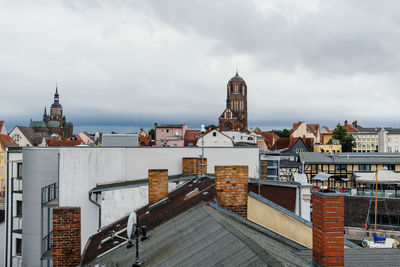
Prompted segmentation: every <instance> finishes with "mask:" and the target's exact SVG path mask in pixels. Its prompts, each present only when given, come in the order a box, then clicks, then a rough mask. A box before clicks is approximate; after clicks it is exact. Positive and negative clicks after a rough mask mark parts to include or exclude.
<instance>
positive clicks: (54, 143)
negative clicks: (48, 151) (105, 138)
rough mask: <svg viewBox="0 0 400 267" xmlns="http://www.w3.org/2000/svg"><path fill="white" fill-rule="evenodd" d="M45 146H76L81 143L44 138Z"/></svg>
mask: <svg viewBox="0 0 400 267" xmlns="http://www.w3.org/2000/svg"><path fill="white" fill-rule="evenodd" d="M46 141H47V146H78V145H81V144H82V142H81V141H79V140H56V139H51V138H46Z"/></svg>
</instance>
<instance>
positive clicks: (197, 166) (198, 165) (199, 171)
mask: <svg viewBox="0 0 400 267" xmlns="http://www.w3.org/2000/svg"><path fill="white" fill-rule="evenodd" d="M201 168H203V170H204V171H203V173H204V175H205V174H206V173H207V158H203V166H201V158H197V162H196V176H197V177H200V176H201Z"/></svg>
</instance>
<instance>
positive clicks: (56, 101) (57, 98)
mask: <svg viewBox="0 0 400 267" xmlns="http://www.w3.org/2000/svg"><path fill="white" fill-rule="evenodd" d="M59 100H60V96H59V95H58V86H57V85H56V93H55V94H54V103H58V101H59Z"/></svg>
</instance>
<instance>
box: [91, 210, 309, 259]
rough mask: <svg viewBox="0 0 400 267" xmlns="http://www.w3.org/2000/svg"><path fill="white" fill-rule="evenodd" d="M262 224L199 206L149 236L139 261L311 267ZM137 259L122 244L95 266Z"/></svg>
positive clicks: (163, 225) (133, 250) (133, 249)
mask: <svg viewBox="0 0 400 267" xmlns="http://www.w3.org/2000/svg"><path fill="white" fill-rule="evenodd" d="M257 226H258V225H256V224H254V223H252V222H250V221H248V220H246V219H244V218H241V217H239V216H237V215H236V214H232V213H231V212H228V211H226V210H225V212H224V211H222V208H219V209H218V208H215V207H214V206H210V205H207V204H206V203H200V204H198V205H195V206H193V207H192V208H190V209H188V210H187V211H185V212H183V213H182V214H181V215H179V216H177V217H174V218H173V219H171V220H169V221H168V222H166V223H164V224H162V225H160V226H159V227H156V228H155V229H154V230H152V231H149V236H150V238H149V239H148V240H146V241H144V242H141V243H140V246H139V252H140V253H139V255H140V261H141V263H142V265H143V266H216V265H220V266H280V265H282V264H285V265H287V266H310V261H308V260H304V259H302V258H299V257H298V255H297V253H298V252H299V250H298V249H297V248H294V247H291V246H290V245H288V244H286V243H284V242H283V241H281V240H277V239H275V238H273V237H271V236H269V235H268V233H267V232H268V231H267V230H266V229H264V232H261V231H262V228H257ZM259 230H261V231H259ZM308 258H309V257H308ZM134 261H135V248H131V249H127V248H126V246H120V247H119V248H117V249H115V250H113V251H110V252H109V253H107V254H105V255H103V256H102V257H100V258H98V259H96V260H94V261H93V262H92V263H91V264H90V266H94V265H95V264H98V263H108V264H110V265H118V266H130V265H131V263H132V262H134Z"/></svg>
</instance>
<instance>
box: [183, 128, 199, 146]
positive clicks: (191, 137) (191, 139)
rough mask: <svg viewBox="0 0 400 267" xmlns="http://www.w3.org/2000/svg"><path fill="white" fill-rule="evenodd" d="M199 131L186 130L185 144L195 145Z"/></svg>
mask: <svg viewBox="0 0 400 267" xmlns="http://www.w3.org/2000/svg"><path fill="white" fill-rule="evenodd" d="M200 134H201V131H200V130H186V132H185V137H184V139H185V146H188V144H189V143H193V145H196V142H197V139H198V138H197V137H198V136H200Z"/></svg>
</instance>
